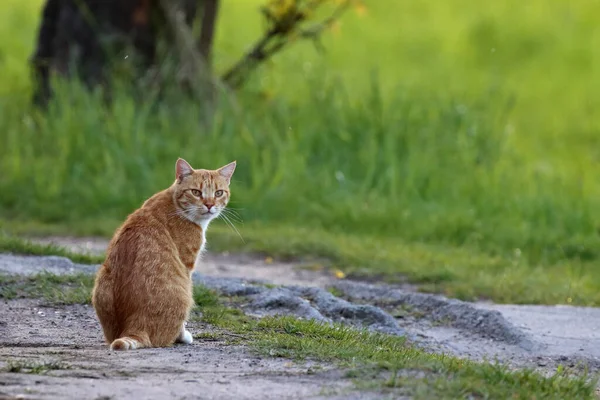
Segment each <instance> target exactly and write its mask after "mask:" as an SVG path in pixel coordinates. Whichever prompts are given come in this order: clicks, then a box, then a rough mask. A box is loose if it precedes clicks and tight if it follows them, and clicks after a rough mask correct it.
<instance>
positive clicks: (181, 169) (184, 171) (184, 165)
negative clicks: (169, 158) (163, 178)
mask: <svg viewBox="0 0 600 400" xmlns="http://www.w3.org/2000/svg"><path fill="white" fill-rule="evenodd" d="M193 172H194V168H192V166H191V165H190V164H189V163H188V162H187V161H185V160H184V159H183V158H178V159H177V164H176V165H175V177H176V178H177V182H179V183H181V181H182V180H183V178H185V177H186V176H189V175H191V174H192V173H193Z"/></svg>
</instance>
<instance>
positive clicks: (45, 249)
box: [0, 231, 104, 264]
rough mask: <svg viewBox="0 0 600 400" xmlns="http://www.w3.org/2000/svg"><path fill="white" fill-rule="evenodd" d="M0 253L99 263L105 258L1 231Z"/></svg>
mask: <svg viewBox="0 0 600 400" xmlns="http://www.w3.org/2000/svg"><path fill="white" fill-rule="evenodd" d="M0 253H14V254H28V255H35V256H44V255H53V256H62V257H67V258H70V259H71V260H72V261H74V262H76V263H83V264H99V263H101V262H102V261H103V260H104V258H103V257H98V256H93V255H88V254H81V253H74V252H71V251H68V250H66V249H64V248H63V247H60V246H56V245H53V244H43V245H42V244H38V243H33V242H31V241H29V240H24V239H22V238H19V237H16V236H11V235H7V234H6V233H3V232H1V231H0Z"/></svg>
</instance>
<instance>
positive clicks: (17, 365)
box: [5, 360, 71, 375]
mask: <svg viewBox="0 0 600 400" xmlns="http://www.w3.org/2000/svg"><path fill="white" fill-rule="evenodd" d="M69 368H71V366H70V365H68V364H66V363H62V362H56V361H21V360H9V361H8V362H7V363H6V367H5V370H6V372H14V373H27V374H34V375H40V374H44V373H46V372H48V371H54V370H62V369H69Z"/></svg>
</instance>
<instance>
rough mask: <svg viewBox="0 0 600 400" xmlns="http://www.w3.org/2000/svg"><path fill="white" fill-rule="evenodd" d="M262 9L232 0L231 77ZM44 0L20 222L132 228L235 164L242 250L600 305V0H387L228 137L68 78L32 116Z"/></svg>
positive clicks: (13, 7) (19, 46)
mask: <svg viewBox="0 0 600 400" xmlns="http://www.w3.org/2000/svg"><path fill="white" fill-rule="evenodd" d="M260 3H261V2H260V1H256V0H252V1H251V0H225V1H223V7H222V10H221V13H220V16H221V19H220V21H219V31H218V37H217V43H216V48H215V58H216V69H217V70H218V71H224V70H225V69H226V68H227V67H228V66H229V65H231V63H233V62H234V61H235V60H236V59H237V58H238V57H239V56H240V55H241V54H242V53H243V51H244V50H245V49H247V48H248V46H249V45H251V43H252V40H253V38H256V37H258V35H259V34H260V32H261V29H262V23H261V17H260V14H259V12H258V6H259V5H260ZM40 4H41V1H40V0H4V1H3V2H2V3H1V4H0V71H2V75H1V78H0V219H1V221H2V222H1V223H0V224H1V225H0V228H1V229H3V230H4V231H5V232H8V233H18V234H35V233H49V232H59V233H71V234H100V235H107V236H109V235H111V234H112V231H113V230H114V228H115V227H116V226H117V224H118V223H119V222H120V221H121V220H122V219H123V218H124V217H125V216H126V215H127V214H128V213H129V212H131V211H132V210H134V209H135V208H136V207H138V206H139V205H141V203H142V202H143V200H144V199H145V198H147V197H149V196H150V195H151V194H153V193H154V192H156V191H158V190H161V189H163V188H165V187H167V186H168V185H170V184H171V183H172V181H173V178H174V177H173V169H174V163H175V160H176V159H177V157H184V158H186V159H187V160H188V161H189V162H190V163H191V164H192V165H193V166H195V167H197V168H201V167H205V168H216V167H218V166H220V165H222V164H225V163H227V162H229V161H231V160H233V159H236V160H237V161H238V169H237V171H236V173H235V176H234V181H233V187H232V190H233V193H234V194H233V197H234V199H233V202H232V204H231V206H232V208H234V209H235V210H236V211H237V212H238V214H239V216H240V218H241V220H242V221H243V223H237V224H236V226H237V228H238V229H239V231H240V233H241V236H242V237H243V238H244V241H242V240H241V239H240V238H239V237H238V235H237V234H236V233H235V232H233V231H232V230H230V229H229V228H228V227H227V226H226V225H225V224H220V225H217V224H215V226H214V229H213V227H212V226H211V232H209V235H208V237H209V243H210V245H211V247H212V248H213V249H215V250H223V249H229V250H248V251H255V252H260V253H267V254H270V255H274V256H278V257H300V258H306V257H308V256H317V257H324V258H326V259H328V260H329V263H330V265H331V266H334V267H336V268H339V269H341V270H342V271H344V272H346V273H347V274H349V275H351V276H356V277H360V276H372V277H376V278H378V279H383V280H391V281H398V280H403V279H408V280H410V281H412V282H415V283H417V284H419V285H421V288H422V289H423V290H427V291H435V292H441V293H445V294H448V295H451V296H456V297H460V298H465V299H476V298H487V299H491V300H494V301H498V302H515V303H568V304H581V305H598V304H600V268H598V261H599V260H600V238H599V234H598V232H599V229H600V224H599V223H600V220H599V219H600V202H599V199H600V163H599V161H600V118H599V116H600V115H599V113H600V107H599V106H600V74H598V73H597V71H598V68H599V67H600V65H599V63H600V50H598V49H600V26H599V25H598V24H597V21H596V19H597V15H600V3H598V2H597V1H592V0H580V1H578V2H566V1H548V0H545V1H543V0H531V1H528V2H523V1H515V0H506V1H503V2H490V3H485V4H484V3H481V4H479V3H477V4H476V3H474V2H472V1H466V0H448V1H445V2H441V1H434V0H413V1H403V0H393V1H392V0H378V1H375V0H371V1H369V0H365V6H366V7H365V9H364V10H363V9H359V10H351V11H349V12H348V13H347V14H346V15H344V17H343V18H342V20H341V21H340V23H339V24H338V25H336V26H334V27H333V28H332V29H331V30H330V31H328V32H326V33H325V35H324V37H323V40H322V44H323V46H324V48H325V49H326V50H325V52H319V51H317V50H316V48H315V46H313V45H312V44H311V43H298V44H297V45H295V46H292V47H291V48H289V49H288V50H287V51H285V52H284V53H282V54H280V55H278V56H277V57H275V58H274V59H273V60H272V61H270V62H268V63H267V64H265V65H263V66H262V68H261V69H260V70H259V71H257V72H256V73H255V74H253V75H252V79H251V80H250V81H249V82H248V83H247V85H246V86H245V87H244V88H243V89H242V90H241V91H240V92H239V93H238V95H237V97H236V99H235V100H234V101H232V100H227V99H223V100H222V101H221V102H220V103H219V104H218V105H217V107H216V110H215V113H214V117H213V121H212V124H211V125H210V126H208V125H206V124H200V123H199V120H200V116H201V115H203V114H202V111H201V109H200V106H199V105H198V104H194V103H193V102H190V101H189V100H186V99H184V98H182V97H181V96H178V95H177V94H172V95H170V96H168V98H167V99H162V100H161V101H158V100H156V99H154V98H153V97H152V96H150V95H149V96H146V101H144V102H141V103H140V102H136V101H134V100H133V99H132V97H131V96H130V95H128V91H127V90H126V89H123V90H117V92H116V93H115V96H114V101H113V103H112V104H111V105H110V106H105V105H104V104H103V102H102V101H101V99H100V96H98V95H97V94H90V93H85V92H84V91H82V90H80V89H78V88H77V87H76V85H71V86H68V87H67V86H65V85H59V86H58V87H57V93H56V97H55V101H54V102H53V103H52V105H51V107H50V109H49V111H48V113H47V114H42V113H40V112H39V111H37V110H35V109H33V108H32V107H31V106H30V105H29V99H30V94H31V83H30V79H29V70H28V65H27V60H28V57H29V56H30V54H31V52H32V48H33V44H34V39H35V35H36V34H37V23H38V18H39V15H40Z"/></svg>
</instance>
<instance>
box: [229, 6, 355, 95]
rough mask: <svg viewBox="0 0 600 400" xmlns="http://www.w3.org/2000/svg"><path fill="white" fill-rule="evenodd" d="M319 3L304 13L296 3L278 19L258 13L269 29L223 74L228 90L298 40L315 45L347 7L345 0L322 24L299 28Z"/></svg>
mask: <svg viewBox="0 0 600 400" xmlns="http://www.w3.org/2000/svg"><path fill="white" fill-rule="evenodd" d="M321 3H322V2H319V1H313V2H310V3H309V4H308V5H307V6H306V7H305V10H299V9H298V8H297V7H296V4H294V5H292V7H290V9H289V10H286V11H285V12H284V14H283V15H282V16H280V17H279V18H278V17H277V16H275V15H273V14H272V13H271V12H270V10H268V9H267V8H263V9H262V12H263V14H264V15H265V18H266V20H267V22H268V23H269V24H270V25H271V28H270V29H268V30H267V31H266V32H265V33H264V35H263V36H262V37H261V38H260V39H259V40H258V41H257V42H256V43H255V44H254V46H252V48H251V49H250V50H249V51H248V52H247V53H246V54H245V55H244V56H242V58H241V59H240V60H239V61H238V62H236V63H235V64H234V65H233V66H232V67H231V68H229V69H228V70H227V71H226V72H225V73H224V74H223V76H222V78H221V79H222V81H223V82H225V83H226V84H227V85H229V86H230V87H232V88H237V87H239V86H240V85H241V84H242V83H243V82H244V80H245V79H246V78H247V76H248V75H249V74H250V73H251V72H252V70H254V69H255V68H256V67H257V66H258V65H259V64H260V63H262V62H264V61H265V60H267V59H268V58H270V57H272V56H273V55H275V54H276V53H278V52H279V51H281V50H282V49H283V48H284V47H285V46H287V45H290V44H291V43H292V42H294V41H295V40H296V39H298V38H300V39H311V40H314V41H315V43H316V44H318V42H317V40H318V38H319V37H320V35H321V33H322V32H323V31H324V30H325V29H327V28H329V27H330V26H331V25H332V24H333V23H335V21H336V20H338V19H339V18H340V17H341V15H342V14H343V13H344V12H345V11H346V10H347V9H348V7H349V5H350V2H349V1H345V2H343V3H342V4H340V5H339V6H337V7H336V8H335V9H334V11H333V12H332V13H331V15H330V16H329V17H327V18H325V19H324V20H323V21H321V22H319V23H315V24H313V25H311V26H309V27H308V28H304V29H301V28H300V27H299V26H300V25H301V23H302V22H303V21H304V20H305V19H306V18H307V15H306V12H314V10H315V9H316V8H318V7H319V5H320V4H321ZM321 47H322V46H321Z"/></svg>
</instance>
